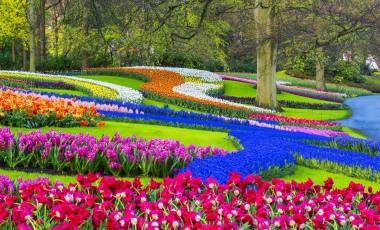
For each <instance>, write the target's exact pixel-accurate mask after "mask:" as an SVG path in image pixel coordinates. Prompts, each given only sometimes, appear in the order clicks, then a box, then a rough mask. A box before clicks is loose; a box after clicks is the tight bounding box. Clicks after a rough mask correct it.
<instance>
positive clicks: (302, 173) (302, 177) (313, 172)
mask: <svg viewBox="0 0 380 230" xmlns="http://www.w3.org/2000/svg"><path fill="white" fill-rule="evenodd" d="M329 177H331V178H332V179H333V180H334V187H335V188H345V187H347V186H348V184H349V183H350V182H351V181H353V182H355V183H360V184H362V185H364V186H365V187H366V188H368V186H372V188H373V189H374V191H380V184H379V183H375V182H372V181H368V180H363V179H357V178H353V177H348V176H345V175H343V174H337V173H330V172H327V171H324V170H319V169H311V168H307V167H303V166H297V167H296V169H295V173H294V174H293V175H289V176H285V177H284V178H282V179H284V180H285V181H291V180H295V181H297V182H303V181H306V180H307V179H308V178H310V179H311V180H313V181H314V182H315V183H317V184H323V182H324V181H325V180H327V178H329Z"/></svg>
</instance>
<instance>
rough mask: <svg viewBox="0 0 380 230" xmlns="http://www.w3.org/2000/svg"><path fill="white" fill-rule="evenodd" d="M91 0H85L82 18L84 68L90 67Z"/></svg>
mask: <svg viewBox="0 0 380 230" xmlns="http://www.w3.org/2000/svg"><path fill="white" fill-rule="evenodd" d="M88 11H89V0H83V18H82V31H83V43H84V44H83V45H82V68H88V67H89V64H88V56H89V52H88V44H87V40H88V35H89V12H88Z"/></svg>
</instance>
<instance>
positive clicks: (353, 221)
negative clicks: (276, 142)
mask: <svg viewBox="0 0 380 230" xmlns="http://www.w3.org/2000/svg"><path fill="white" fill-rule="evenodd" d="M99 180H100V181H99ZM77 181H78V182H77V183H76V184H70V185H68V186H65V185H63V184H62V183H59V182H56V183H55V184H54V185H53V184H51V183H50V182H49V181H47V180H46V179H37V180H34V181H22V180H19V181H18V186H15V188H16V187H17V188H18V190H16V189H13V190H9V191H0V201H1V203H0V224H1V225H2V226H4V227H6V228H8V229H14V228H15V226H17V229H23V230H28V229H33V228H34V229H46V228H51V229H55V230H62V229H78V228H83V229H91V228H95V229H148V230H150V229H152V230H153V229H221V230H222V229H290V228H294V229H327V228H331V229H340V228H341V229H352V228H357V229H364V230H376V229H380V227H379V225H380V215H379V212H380V193H379V192H377V193H374V192H373V191H372V189H371V188H369V189H368V192H365V189H364V187H363V186H362V185H360V184H355V183H353V182H351V183H350V185H349V186H348V187H347V188H344V189H332V186H333V181H332V180H331V179H330V178H329V179H328V180H327V181H325V183H324V185H323V186H320V185H316V184H314V183H313V182H312V181H311V180H308V181H306V182H304V183H296V182H291V183H285V182H284V181H282V180H279V179H273V180H272V181H271V182H267V181H264V180H262V179H261V178H260V177H258V176H254V175H250V176H247V177H246V178H244V179H242V178H240V176H239V175H238V174H236V173H231V176H230V178H229V180H228V181H227V183H226V184H219V183H218V182H216V181H214V180H212V179H208V180H207V182H202V181H201V180H200V179H197V178H192V176H191V175H190V173H184V174H180V175H177V176H176V177H174V178H165V179H164V180H163V182H157V181H154V180H151V181H150V182H149V183H148V184H147V185H146V186H142V184H141V182H140V180H139V178H135V179H134V180H133V181H132V182H129V181H123V180H117V179H115V178H114V177H103V178H101V179H100V178H99V177H98V175H95V174H88V175H87V176H80V175H79V176H77ZM0 183H2V180H0ZM5 183H6V185H5V186H2V185H0V187H6V186H9V185H8V183H9V181H6V182H5Z"/></svg>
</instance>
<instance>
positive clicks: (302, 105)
mask: <svg viewBox="0 0 380 230" xmlns="http://www.w3.org/2000/svg"><path fill="white" fill-rule="evenodd" d="M217 97H218V98H220V99H223V100H228V101H233V102H238V103H244V104H251V105H256V98H254V97H234V96H226V95H219V96H217ZM278 103H279V105H280V106H283V107H288V108H297V109H318V110H346V109H348V108H349V107H348V106H346V105H344V104H333V103H308V102H299V101H287V100H278Z"/></svg>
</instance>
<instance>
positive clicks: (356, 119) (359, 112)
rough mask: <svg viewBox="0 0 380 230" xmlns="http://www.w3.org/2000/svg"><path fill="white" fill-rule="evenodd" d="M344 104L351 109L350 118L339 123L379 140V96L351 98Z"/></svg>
mask: <svg viewBox="0 0 380 230" xmlns="http://www.w3.org/2000/svg"><path fill="white" fill-rule="evenodd" d="M345 104H346V105H348V106H350V107H351V108H352V116H351V117H350V118H348V119H345V120H342V121H340V123H341V124H342V125H344V126H348V127H351V128H355V129H359V130H361V131H362V132H363V133H364V134H366V135H367V136H368V137H369V138H371V139H374V140H380V95H373V96H362V97H355V98H351V99H348V100H346V101H345Z"/></svg>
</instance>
